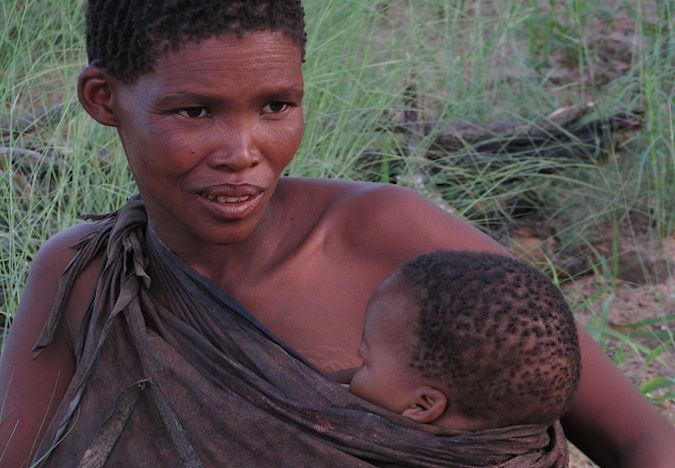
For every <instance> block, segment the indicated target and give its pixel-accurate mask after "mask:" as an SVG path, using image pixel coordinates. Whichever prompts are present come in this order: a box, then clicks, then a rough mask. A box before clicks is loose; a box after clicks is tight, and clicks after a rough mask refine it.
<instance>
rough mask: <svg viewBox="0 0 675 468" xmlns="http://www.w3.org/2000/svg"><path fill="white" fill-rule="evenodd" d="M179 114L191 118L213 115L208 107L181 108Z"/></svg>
mask: <svg viewBox="0 0 675 468" xmlns="http://www.w3.org/2000/svg"><path fill="white" fill-rule="evenodd" d="M178 114H179V115H181V116H183V117H188V118H190V119H203V118H205V117H209V116H210V115H211V114H210V112H209V110H208V109H207V108H206V107H186V108H185V109H181V110H179V111H178Z"/></svg>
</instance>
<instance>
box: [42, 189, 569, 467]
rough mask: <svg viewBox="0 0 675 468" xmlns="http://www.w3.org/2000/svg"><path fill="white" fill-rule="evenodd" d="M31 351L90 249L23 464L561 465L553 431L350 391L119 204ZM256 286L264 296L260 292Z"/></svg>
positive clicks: (562, 453) (86, 245)
mask: <svg viewBox="0 0 675 468" xmlns="http://www.w3.org/2000/svg"><path fill="white" fill-rule="evenodd" d="M77 249H78V253H77V254H76V256H75V257H74V258H73V260H72V261H71V263H70V264H69V265H68V267H67V268H66V270H65V271H64V273H63V276H62V280H61V283H60V286H59V290H58V293H57V296H56V299H55V302H54V306H53V309H52V311H51V315H50V317H49V320H48V322H47V324H46V325H45V327H44V329H43V331H42V334H41V335H40V337H39V338H38V340H37V342H36V344H35V347H34V354H35V355H36V356H37V354H38V353H39V352H40V351H42V350H43V349H44V348H45V347H46V346H48V345H49V344H50V343H51V341H52V340H53V337H54V332H55V329H56V327H57V325H58V323H59V321H60V320H62V308H63V304H64V303H65V301H66V299H67V296H68V294H69V293H70V290H71V288H72V286H73V283H74V281H75V279H76V278H77V276H78V275H79V274H80V273H81V271H82V270H83V269H84V267H85V266H86V265H87V264H88V263H89V262H91V261H92V259H93V258H94V257H96V256H97V255H103V262H102V265H103V266H102V269H101V271H100V273H99V275H98V278H97V282H96V288H95V292H94V296H93V298H92V300H91V303H90V306H89V309H88V312H87V314H86V316H85V319H84V321H83V323H82V326H81V329H80V334H79V337H78V340H77V343H76V347H75V354H76V356H75V358H76V371H75V375H74V377H73V379H72V381H71V383H70V386H69V387H68V389H67V391H66V394H65V396H64V398H63V400H62V402H61V404H60V405H59V408H58V409H57V411H56V414H55V416H54V418H53V419H52V421H51V423H50V425H49V427H48V429H47V431H46V434H45V436H44V438H43V441H42V443H41V446H40V448H39V450H38V452H37V454H36V456H35V458H34V460H33V463H34V465H35V466H77V465H79V466H84V467H99V466H104V465H105V466H170V465H172V464H173V465H176V464H177V465H182V466H189V467H197V466H230V465H231V466H264V465H272V466H293V467H296V466H371V465H381V466H427V467H435V466H450V467H453V466H454V467H469V466H488V465H489V466H500V467H525V466H530V467H551V466H553V467H558V466H566V464H567V449H566V443H565V438H564V435H563V433H562V430H561V428H560V425H559V423H555V424H554V425H552V426H551V427H545V426H540V425H524V426H513V427H507V428H499V429H493V430H486V431H478V432H456V431H449V430H444V429H440V428H437V427H435V426H429V425H421V424H417V423H414V422H413V421H411V420H409V419H407V418H404V417H402V416H399V415H395V414H392V413H390V412H388V411H386V410H384V409H381V408H379V407H378V406H376V405H372V404H370V403H368V402H365V401H363V400H361V399H359V398H358V397H356V396H354V395H352V394H351V393H349V392H348V391H347V390H345V389H344V388H343V387H342V386H341V385H339V384H336V383H333V382H331V381H329V380H327V379H326V378H324V377H323V376H322V375H321V374H320V373H319V372H318V371H317V370H316V369H315V368H313V367H312V365H311V364H309V363H308V362H307V361H305V360H304V359H303V358H302V357H301V356H299V355H297V354H296V353H295V352H294V351H293V350H291V349H289V348H288V347H287V346H285V345H284V344H283V343H281V342H280V341H279V340H278V339H276V338H275V337H274V336H272V335H271V333H269V332H268V331H267V330H266V329H265V328H264V327H263V326H262V325H261V324H260V323H259V322H258V321H257V320H256V319H255V318H254V317H253V316H252V315H251V314H250V313H248V312H247V311H246V310H245V309H244V308H243V307H242V306H241V305H239V304H238V303H237V302H236V301H235V300H234V299H232V298H231V297H229V296H228V295H227V294H226V293H225V292H224V291H223V290H222V289H220V288H219V287H218V286H217V285H216V284H214V283H213V282H211V281H210V280H208V279H207V278H205V277H203V276H201V275H200V274H199V273H198V272H196V271H195V270H194V269H192V268H191V267H190V266H189V265H187V264H186V263H185V262H183V261H182V260H180V259H179V258H178V257H177V256H175V255H174V254H173V253H172V252H171V251H169V249H168V248H166V246H164V245H163V244H162V243H161V241H160V240H159V239H158V238H157V236H156V235H155V234H154V232H153V231H152V229H151V228H149V226H148V221H147V214H146V212H145V208H144V206H143V203H142V202H141V201H140V200H139V199H138V198H136V199H132V200H130V201H129V202H128V203H127V204H126V205H125V206H124V207H123V208H122V209H120V210H119V211H118V212H116V213H113V214H111V215H109V216H108V217H106V218H104V219H103V220H101V221H99V223H98V229H97V230H96V231H95V232H94V233H93V234H91V235H90V236H88V237H86V238H84V239H82V240H81V241H80V242H79V243H78V245H77ZM273 293H274V292H273V291H270V294H273Z"/></svg>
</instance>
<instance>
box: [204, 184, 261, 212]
mask: <svg viewBox="0 0 675 468" xmlns="http://www.w3.org/2000/svg"><path fill="white" fill-rule="evenodd" d="M228 191H229V192H230V193H227V192H228ZM214 192H215V193H214ZM220 192H221V193H218V191H216V190H213V191H202V192H198V199H199V200H201V201H202V203H201V204H202V206H204V208H206V209H207V210H208V211H209V212H210V213H211V215H212V216H215V217H217V218H220V219H223V220H238V219H244V218H247V217H248V216H250V215H251V214H252V213H254V212H255V211H256V210H257V208H258V207H259V206H260V203H261V202H262V200H263V194H264V191H263V190H261V189H257V188H252V187H246V188H237V189H236V190H232V189H231V190H222V189H221V190H220ZM222 192H225V193H222ZM237 192H239V193H237ZM242 192H243V193H242ZM247 192H248V193H247Z"/></svg>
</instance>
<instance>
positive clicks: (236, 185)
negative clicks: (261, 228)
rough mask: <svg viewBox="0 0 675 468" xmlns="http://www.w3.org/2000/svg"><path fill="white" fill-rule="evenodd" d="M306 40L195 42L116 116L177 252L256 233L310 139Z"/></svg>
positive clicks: (119, 101)
mask: <svg viewBox="0 0 675 468" xmlns="http://www.w3.org/2000/svg"><path fill="white" fill-rule="evenodd" d="M301 64H302V59H301V52H300V48H299V46H298V45H297V44H296V43H295V42H293V40H292V39H290V38H288V37H287V36H285V35H284V34H283V33H277V32H256V33H248V34H245V35H244V36H243V37H242V38H237V37H236V36H233V35H227V36H222V37H218V38H213V39H208V40H203V41H201V42H199V43H187V44H185V45H184V46H183V47H182V48H181V49H179V50H178V51H176V52H168V53H166V54H164V55H162V56H160V58H159V59H158V60H157V62H156V63H155V66H154V71H153V72H151V73H148V74H145V75H143V76H141V77H140V78H139V79H138V80H137V81H136V82H135V83H133V84H131V85H124V84H120V83H116V86H115V89H114V92H113V98H112V99H113V105H114V109H115V117H116V119H117V122H116V123H117V126H118V131H119V135H120V138H121V140H122V144H123V145H124V149H125V151H126V154H127V157H128V159H129V164H130V166H131V170H132V172H133V175H134V178H135V180H136V183H137V185H138V188H139V190H140V193H141V196H142V198H143V200H144V202H145V204H146V207H147V209H148V213H149V214H150V219H151V221H152V222H153V225H154V227H155V229H156V230H157V232H158V234H159V236H160V237H161V238H162V240H163V241H164V242H165V243H167V245H168V246H169V247H170V248H172V249H173V250H174V251H183V250H185V249H188V250H189V249H190V246H192V245H195V242H196V243H197V245H203V244H204V243H210V244H218V245H225V244H233V243H237V242H241V241H243V240H245V239H246V238H247V237H248V236H249V235H250V234H251V232H252V231H253V230H254V229H255V227H256V226H257V224H258V222H259V221H260V218H261V216H262V215H263V213H264V212H265V207H266V206H267V205H268V203H269V201H270V197H271V196H272V194H273V193H274V189H275V187H276V185H277V182H278V180H279V177H280V175H281V172H282V170H283V169H284V167H285V166H286V165H287V164H288V163H289V162H290V160H291V159H292V158H293V155H294V154H295V152H296V151H297V149H298V146H299V145H300V141H301V140H302V135H303V114H302V95H303V80H302V70H301Z"/></svg>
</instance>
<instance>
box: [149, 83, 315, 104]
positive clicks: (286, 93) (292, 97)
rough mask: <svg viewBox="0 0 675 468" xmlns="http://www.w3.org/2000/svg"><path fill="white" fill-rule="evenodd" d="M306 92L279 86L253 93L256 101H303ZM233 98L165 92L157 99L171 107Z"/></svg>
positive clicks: (226, 100)
mask: <svg viewBox="0 0 675 468" xmlns="http://www.w3.org/2000/svg"><path fill="white" fill-rule="evenodd" d="M303 94H304V90H303V88H302V87H285V86H284V87H279V88H273V89H266V90H263V91H261V92H260V93H256V94H254V95H253V99H254V100H255V101H260V102H271V101H301V100H302V97H303ZM230 100H231V98H229V97H227V96H219V95H218V94H215V93H213V94H212V93H208V94H207V93H193V92H183V91H179V92H174V93H169V94H165V95H163V96H161V97H159V98H158V99H157V100H156V101H155V105H156V106H158V107H170V106H172V105H178V104H184V103H186V102H194V103H204V104H209V103H227V102H228V101H230Z"/></svg>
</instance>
